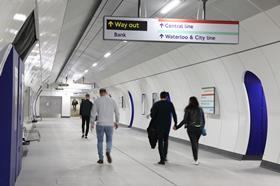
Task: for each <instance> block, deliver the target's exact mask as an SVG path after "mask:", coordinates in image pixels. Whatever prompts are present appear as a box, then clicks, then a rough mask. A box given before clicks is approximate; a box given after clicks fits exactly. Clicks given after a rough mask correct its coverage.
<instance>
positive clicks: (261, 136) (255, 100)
mask: <svg viewBox="0 0 280 186" xmlns="http://www.w3.org/2000/svg"><path fill="white" fill-rule="evenodd" d="M244 83H245V86H246V90H247V95H248V99H249V105H250V137H249V143H248V148H247V152H246V155H249V156H262V155H263V153H264V149H265V144H266V136H267V110H266V101H265V95H264V91H263V87H262V84H261V81H260V79H259V78H258V77H257V76H256V75H255V74H253V73H252V72H249V71H248V72H246V74H245V79H244Z"/></svg>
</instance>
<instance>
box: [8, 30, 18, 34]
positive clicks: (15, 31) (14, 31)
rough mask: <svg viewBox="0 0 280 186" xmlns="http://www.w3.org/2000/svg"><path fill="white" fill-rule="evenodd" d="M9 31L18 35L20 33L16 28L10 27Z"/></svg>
mask: <svg viewBox="0 0 280 186" xmlns="http://www.w3.org/2000/svg"><path fill="white" fill-rule="evenodd" d="M9 32H10V33H11V34H15V35H17V33H18V31H17V30H15V29H10V30H9Z"/></svg>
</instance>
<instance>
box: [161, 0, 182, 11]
mask: <svg viewBox="0 0 280 186" xmlns="http://www.w3.org/2000/svg"><path fill="white" fill-rule="evenodd" d="M180 3H181V0H172V1H170V2H169V3H168V4H167V5H165V6H164V7H163V8H162V9H161V11H160V13H162V14H167V13H168V12H170V11H171V10H172V9H173V8H175V7H176V6H178V5H179V4H180Z"/></svg>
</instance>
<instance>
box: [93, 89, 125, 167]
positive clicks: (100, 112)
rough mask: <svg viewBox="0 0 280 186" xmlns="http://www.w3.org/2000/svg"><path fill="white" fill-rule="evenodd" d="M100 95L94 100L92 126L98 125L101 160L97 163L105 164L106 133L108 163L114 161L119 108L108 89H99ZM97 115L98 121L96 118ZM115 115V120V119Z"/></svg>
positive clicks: (98, 148) (97, 132) (98, 146)
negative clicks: (114, 133) (114, 142)
mask: <svg viewBox="0 0 280 186" xmlns="http://www.w3.org/2000/svg"><path fill="white" fill-rule="evenodd" d="M99 94H100V97H99V98H97V99H96V100H95V102H94V106H93V109H92V112H91V125H92V126H91V127H92V129H93V128H94V126H95V125H96V136H97V150H98V156H99V160H98V161H97V163H99V164H103V158H104V156H103V138H104V134H105V135H106V157H107V161H108V163H112V157H111V150H112V141H113V128H114V127H115V129H117V128H118V123H119V117H120V114H119V109H118V107H117V104H116V102H115V101H114V100H113V99H112V98H111V97H109V95H108V94H107V91H106V89H103V88H102V89H100V90H99ZM96 116H97V121H95V120H96ZM114 116H115V120H114Z"/></svg>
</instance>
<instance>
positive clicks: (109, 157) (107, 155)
mask: <svg viewBox="0 0 280 186" xmlns="http://www.w3.org/2000/svg"><path fill="white" fill-rule="evenodd" d="M106 157H107V161H108V163H112V158H111V156H110V153H109V152H106Z"/></svg>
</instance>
